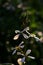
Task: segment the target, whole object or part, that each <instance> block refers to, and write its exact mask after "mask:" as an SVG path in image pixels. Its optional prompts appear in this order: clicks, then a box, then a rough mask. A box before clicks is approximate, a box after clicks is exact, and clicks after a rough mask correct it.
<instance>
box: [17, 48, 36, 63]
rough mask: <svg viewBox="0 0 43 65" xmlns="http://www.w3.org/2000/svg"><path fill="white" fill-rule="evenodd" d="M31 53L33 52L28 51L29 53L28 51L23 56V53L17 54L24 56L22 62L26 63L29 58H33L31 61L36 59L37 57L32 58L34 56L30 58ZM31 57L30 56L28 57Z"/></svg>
mask: <svg viewBox="0 0 43 65" xmlns="http://www.w3.org/2000/svg"><path fill="white" fill-rule="evenodd" d="M30 53H31V50H30V49H28V50H27V51H26V53H25V54H23V53H21V52H17V55H22V56H23V58H22V59H21V62H23V63H24V62H25V59H26V58H27V57H28V58H31V59H35V57H32V56H30V55H29V54H30ZM28 55H29V56H28Z"/></svg>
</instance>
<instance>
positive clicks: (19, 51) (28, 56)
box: [12, 27, 40, 65]
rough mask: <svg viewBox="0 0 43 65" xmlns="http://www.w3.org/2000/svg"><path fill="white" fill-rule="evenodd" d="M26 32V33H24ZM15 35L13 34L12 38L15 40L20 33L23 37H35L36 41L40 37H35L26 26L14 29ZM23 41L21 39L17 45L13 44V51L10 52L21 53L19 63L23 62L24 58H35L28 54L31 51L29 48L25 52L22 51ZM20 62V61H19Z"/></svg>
mask: <svg viewBox="0 0 43 65" xmlns="http://www.w3.org/2000/svg"><path fill="white" fill-rule="evenodd" d="M24 32H26V33H27V34H28V35H27V34H26V33H24ZM15 33H16V35H15V36H14V38H13V39H14V40H17V39H18V38H19V36H20V35H22V36H23V37H24V38H25V39H29V38H30V37H33V38H35V40H36V41H40V39H39V38H38V37H36V35H35V34H32V33H30V32H29V27H26V28H25V29H24V30H22V31H20V30H15ZM23 43H24V41H22V42H21V43H20V44H19V45H18V46H15V48H14V51H13V53H12V55H14V54H15V53H17V55H21V56H22V58H20V59H19V60H20V65H22V63H25V59H26V58H31V59H35V57H33V56H31V55H29V54H30V53H31V49H28V50H27V51H26V52H24V51H23V50H22V49H23V48H24V46H25V45H24V44H23ZM19 60H18V64H19ZM21 62H22V63H21Z"/></svg>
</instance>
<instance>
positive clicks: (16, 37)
mask: <svg viewBox="0 0 43 65" xmlns="http://www.w3.org/2000/svg"><path fill="white" fill-rule="evenodd" d="M28 30H29V27H26V28H25V29H24V30H23V31H19V30H15V33H16V34H17V35H15V36H14V38H13V39H14V40H17V39H18V38H19V36H20V35H21V34H22V35H23V37H24V38H25V39H28V38H29V36H28V35H26V34H25V33H24V31H28Z"/></svg>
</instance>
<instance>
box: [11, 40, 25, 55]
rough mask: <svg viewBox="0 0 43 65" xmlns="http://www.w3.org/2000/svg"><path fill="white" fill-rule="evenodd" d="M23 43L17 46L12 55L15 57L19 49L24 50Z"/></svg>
mask: <svg viewBox="0 0 43 65" xmlns="http://www.w3.org/2000/svg"><path fill="white" fill-rule="evenodd" d="M23 43H24V42H23V41H22V42H21V43H20V44H19V45H18V46H16V47H15V48H14V49H15V50H14V51H13V53H12V55H14V54H15V53H16V51H17V50H18V49H19V50H20V49H22V48H24V45H23Z"/></svg>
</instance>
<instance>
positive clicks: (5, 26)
mask: <svg viewBox="0 0 43 65" xmlns="http://www.w3.org/2000/svg"><path fill="white" fill-rule="evenodd" d="M19 4H20V5H21V4H22V6H21V7H19V6H18V5H19ZM27 26H29V27H30V31H29V32H30V33H35V34H36V35H37V36H38V37H39V38H40V39H41V42H36V41H35V39H33V38H30V39H28V40H25V39H23V37H22V36H20V37H19V39H18V40H17V41H14V40H13V37H14V35H15V30H16V29H18V30H23V29H24V28H25V27H27ZM38 32H41V33H42V36H40V35H38ZM22 40H24V41H25V43H27V44H26V45H27V46H26V49H28V48H29V49H32V53H31V54H32V56H35V58H36V59H35V60H29V62H28V61H27V64H26V65H43V0H0V63H14V64H15V65H17V64H16V63H17V62H16V60H17V58H18V56H16V55H14V56H12V52H13V51H11V48H12V47H15V45H18V44H19V43H20V42H21V41H22Z"/></svg>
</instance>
